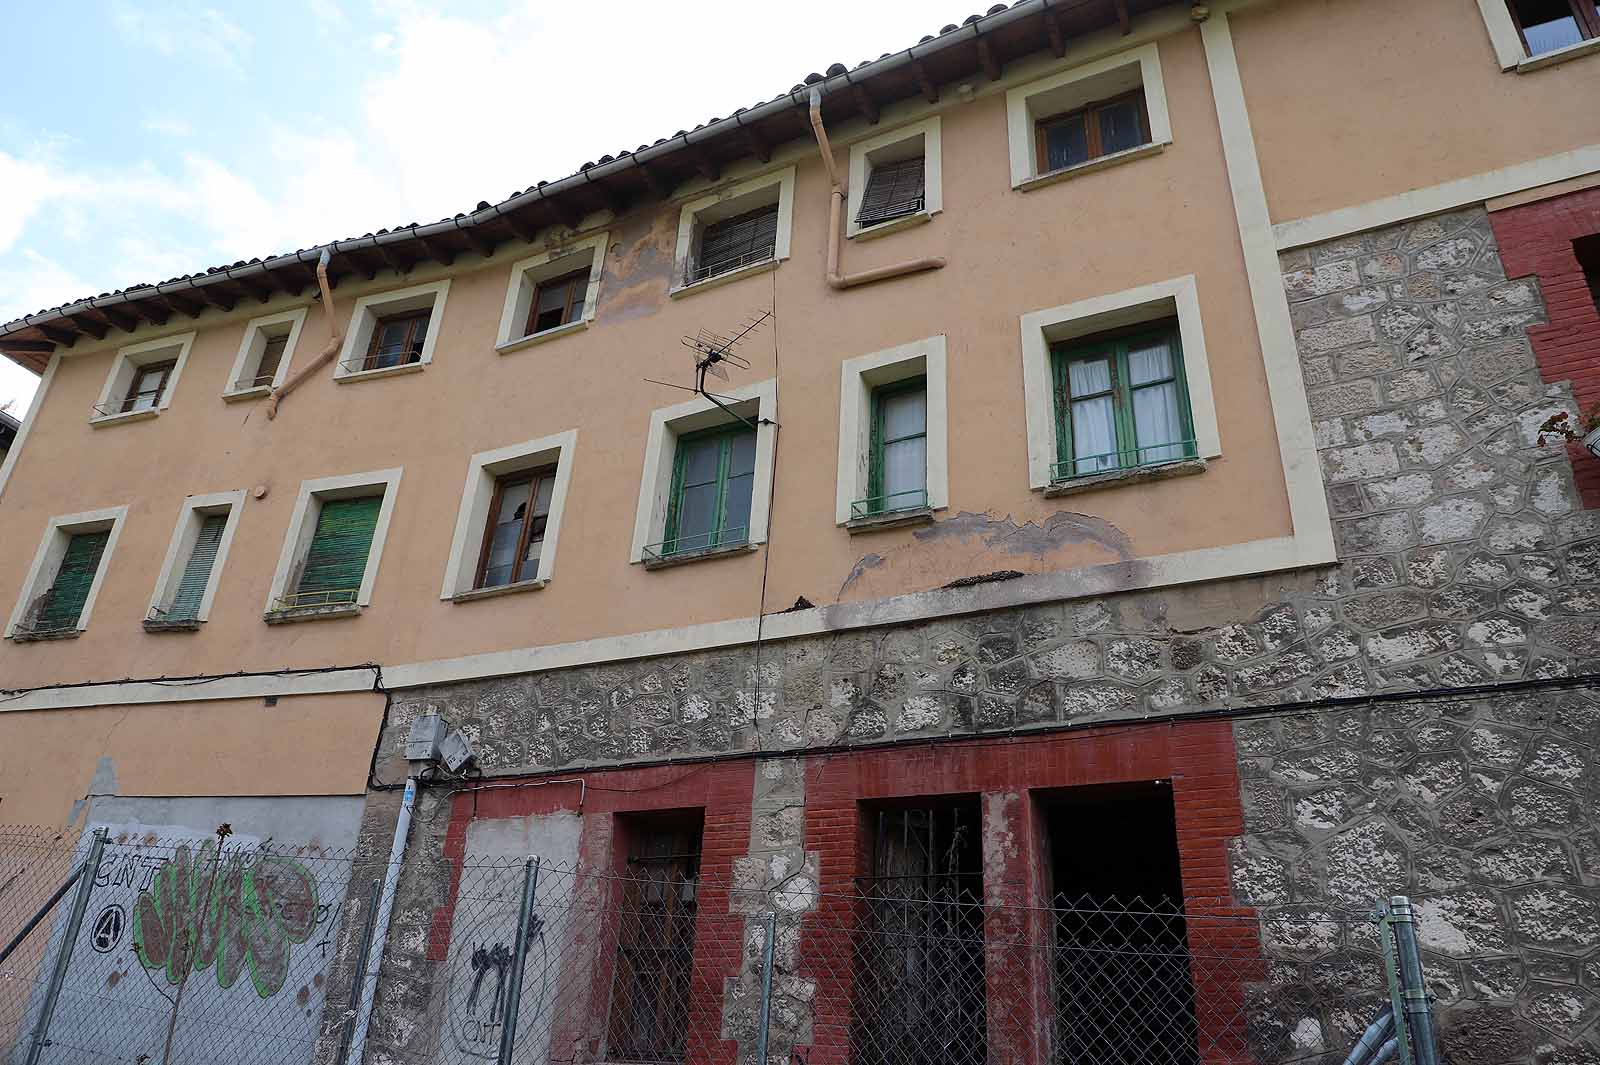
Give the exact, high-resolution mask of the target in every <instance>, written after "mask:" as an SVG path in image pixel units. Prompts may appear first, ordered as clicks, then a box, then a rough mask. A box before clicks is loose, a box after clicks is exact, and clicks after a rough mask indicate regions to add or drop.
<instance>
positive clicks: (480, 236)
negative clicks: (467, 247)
mask: <svg viewBox="0 0 1600 1065" xmlns="http://www.w3.org/2000/svg"><path fill="white" fill-rule="evenodd" d="M456 232H458V233H460V234H461V235H462V236H463V237H465V238H466V240H467V243H468V244H471V245H472V250H473V251H475V252H477V253H478V254H479V255H481V256H483V257H484V258H486V259H487V258H488V257H489V256H491V255H493V254H494V241H493V240H492V239H490V237H489V235H488V234H486V233H484V232H483V230H482V227H481V226H467V227H464V228H462V229H458V230H457V231H456Z"/></svg>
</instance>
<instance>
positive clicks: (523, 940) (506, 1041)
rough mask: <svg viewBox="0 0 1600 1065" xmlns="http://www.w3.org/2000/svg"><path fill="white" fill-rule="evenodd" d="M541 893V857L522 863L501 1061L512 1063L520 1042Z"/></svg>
mask: <svg viewBox="0 0 1600 1065" xmlns="http://www.w3.org/2000/svg"><path fill="white" fill-rule="evenodd" d="M538 893H539V859H538V858H529V859H528V861H527V863H526V864H524V865H523V867H522V909H521V910H519V911H518V912H517V943H516V949H515V950H513V951H512V954H511V979H510V981H509V982H508V984H507V987H506V1009H505V1013H503V1014H501V1018H500V1019H501V1023H500V1058H499V1065H511V1052H512V1051H513V1050H514V1049H515V1048H516V1045H517V1011H518V1010H519V1009H520V1008H521V1006H522V968H523V966H524V965H525V964H526V963H527V960H528V938H529V937H528V929H529V926H530V925H532V923H533V921H534V920H535V918H534V916H533V900H534V899H535V898H536V897H537V896H538Z"/></svg>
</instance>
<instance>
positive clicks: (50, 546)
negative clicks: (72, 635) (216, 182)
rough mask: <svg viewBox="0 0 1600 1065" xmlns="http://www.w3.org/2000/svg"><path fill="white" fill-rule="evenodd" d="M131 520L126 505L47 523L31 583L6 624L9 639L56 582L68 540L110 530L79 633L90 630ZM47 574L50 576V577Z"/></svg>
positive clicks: (24, 587)
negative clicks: (30, 606)
mask: <svg viewBox="0 0 1600 1065" xmlns="http://www.w3.org/2000/svg"><path fill="white" fill-rule="evenodd" d="M127 518H128V507H127V504H123V505H122V506H119V507H105V508H103V509H101V510H85V511H82V512H80V513H77V514H61V515H57V516H56V517H53V518H51V519H50V520H49V521H47V522H46V523H45V527H44V535H43V536H41V537H40V538H39V548H38V550H37V551H35V552H34V554H33V562H32V563H30V564H29V566H28V576H27V579H25V580H24V581H23V582H22V590H21V592H20V593H19V594H18V595H17V602H16V605H15V606H14V607H12V609H11V618H10V620H8V621H7V622H6V633H5V634H6V638H7V639H9V638H11V637H12V636H15V635H16V633H17V626H19V625H20V624H22V619H23V617H24V615H26V614H27V611H28V604H29V603H31V602H33V600H34V599H35V598H37V597H38V596H41V595H43V594H44V593H45V590H46V589H47V588H48V587H49V585H50V582H51V581H54V580H55V579H56V571H57V570H58V569H60V567H61V557H62V555H63V554H65V552H66V549H67V538H68V537H70V536H72V535H73V534H74V533H91V532H100V531H101V530H103V529H110V530H111V535H110V536H108V537H106V549H105V551H103V552H102V553H101V555H100V568H99V569H97V570H96V571H95V575H94V581H93V583H91V584H90V585H89V594H88V596H87V597H85V599H84V600H83V610H82V612H81V613H79V614H78V625H77V628H78V631H79V632H82V631H83V630H84V629H87V628H88V627H89V615H91V614H92V613H94V601H95V599H97V598H98V597H99V595H100V586H101V585H102V584H104V583H105V579H106V571H107V570H108V569H110V568H111V554H112V552H113V551H115V550H116V548H117V538H118V537H120V536H121V535H122V525H123V523H124V522H125V521H127ZM47 573H48V574H49V576H46V574H47Z"/></svg>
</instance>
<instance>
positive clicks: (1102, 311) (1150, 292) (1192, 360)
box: [1021, 274, 1222, 490]
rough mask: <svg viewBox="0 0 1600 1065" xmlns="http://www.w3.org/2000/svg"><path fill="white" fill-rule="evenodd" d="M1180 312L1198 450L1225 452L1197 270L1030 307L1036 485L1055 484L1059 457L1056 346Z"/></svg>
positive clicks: (1028, 358)
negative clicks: (1052, 361) (1053, 473)
mask: <svg viewBox="0 0 1600 1065" xmlns="http://www.w3.org/2000/svg"><path fill="white" fill-rule="evenodd" d="M1174 316H1176V317H1177V319H1178V340H1179V343H1180V344H1182V346H1183V373H1184V378H1185V380H1186V382H1187V384H1188V390H1189V415H1190V424H1191V425H1193V426H1194V436H1195V454H1196V455H1197V456H1198V457H1200V458H1203V459H1209V458H1216V457H1217V456H1218V455H1221V454H1222V439H1221V436H1220V435H1219V434H1218V431H1217V408H1216V401H1215V398H1214V396H1213V392H1212V387H1211V366H1210V363H1209V362H1208V361H1207V359H1206V340H1205V331H1204V329H1203V328H1202V327H1201V322H1200V294H1199V289H1198V288H1197V286H1196V284H1195V279H1194V275H1193V274H1186V275H1184V276H1183V277H1175V278H1172V279H1171V280H1169V281H1158V282H1156V283H1155V284H1153V285H1143V286H1140V287H1139V288H1130V289H1126V290H1124V291H1122V292H1114V293H1111V294H1110V295H1106V296H1094V297H1092V298H1090V299H1086V300H1079V301H1078V302H1077V303H1067V304H1063V305H1062V306H1060V307H1050V308H1047V309H1045V310H1042V311H1030V312H1029V313H1027V314H1024V315H1023V316H1022V320H1021V325H1022V392H1023V410H1024V416H1025V419H1026V422H1027V430H1028V484H1029V487H1031V488H1034V489H1036V490H1042V489H1046V488H1049V487H1051V485H1052V481H1051V479H1050V470H1051V467H1052V466H1053V465H1054V464H1055V462H1056V461H1057V459H1056V412H1055V386H1054V380H1055V378H1054V375H1053V374H1052V372H1051V365H1050V348H1051V347H1052V346H1053V345H1055V344H1059V343H1062V342H1063V341H1068V340H1074V339H1076V338H1078V337H1086V336H1092V335H1093V334H1095V333H1102V332H1105V331H1106V330H1108V329H1119V328H1121V327H1122V326H1126V325H1135V324H1137V323H1139V322H1152V321H1160V320H1161V319H1164V318H1171V317H1174Z"/></svg>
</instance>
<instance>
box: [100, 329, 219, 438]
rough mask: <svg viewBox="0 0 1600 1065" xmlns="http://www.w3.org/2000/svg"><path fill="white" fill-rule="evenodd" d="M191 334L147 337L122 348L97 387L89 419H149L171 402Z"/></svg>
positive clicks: (191, 337)
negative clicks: (160, 337)
mask: <svg viewBox="0 0 1600 1065" xmlns="http://www.w3.org/2000/svg"><path fill="white" fill-rule="evenodd" d="M194 336H195V335H194V334H193V333H185V334H183V335H182V336H176V337H164V338H162V339H160V340H147V341H145V342H144V343H142V344H131V345H129V346H128V347H125V348H122V349H121V350H119V351H118V352H117V354H116V357H115V359H113V360H112V363H111V373H110V374H109V375H108V376H107V377H106V383H105V385H104V386H102V388H101V389H100V399H99V401H98V402H96V403H95V406H94V412H93V413H92V414H91V416H90V418H89V421H90V423H91V424H93V425H96V426H99V425H104V424H106V423H108V422H118V421H131V420H135V419H139V418H153V417H155V416H156V415H158V414H160V413H161V412H162V411H164V410H166V409H167V407H169V406H171V404H172V394H173V392H174V390H175V389H176V388H177V387H178V377H179V375H180V374H182V373H183V367H184V365H185V364H186V363H187V362H188V360H189V348H190V347H191V346H192V345H193V343H194Z"/></svg>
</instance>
